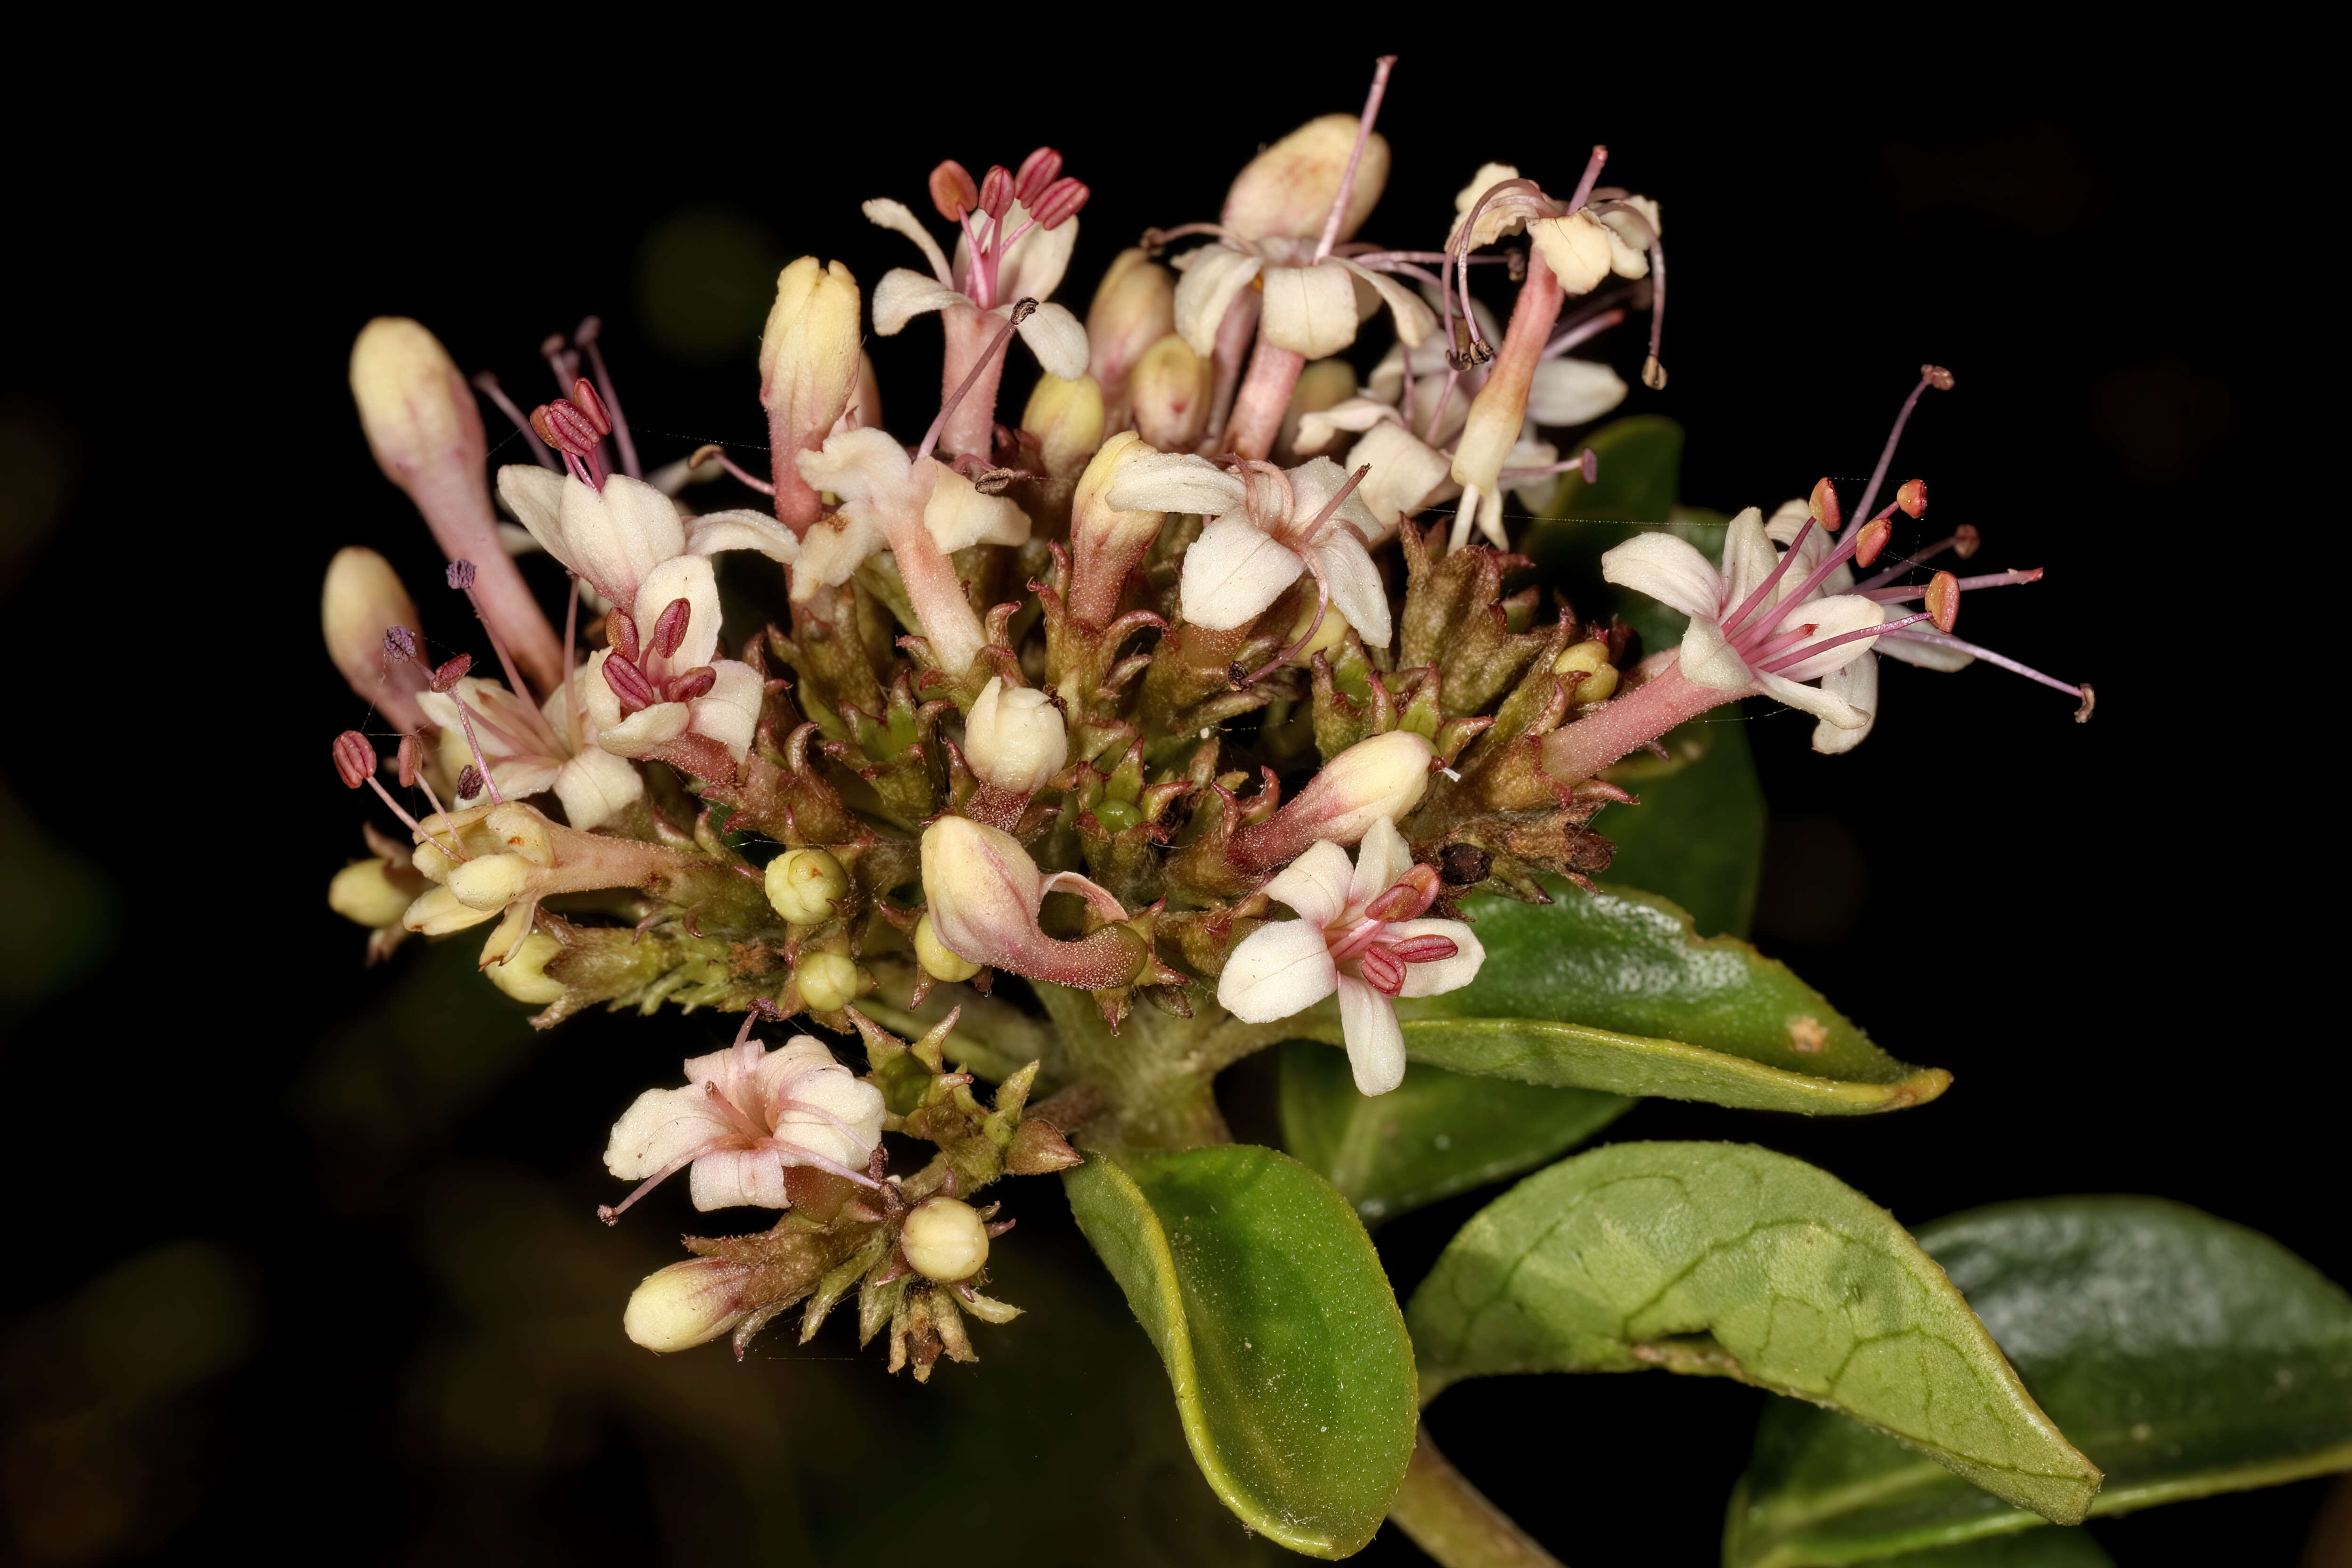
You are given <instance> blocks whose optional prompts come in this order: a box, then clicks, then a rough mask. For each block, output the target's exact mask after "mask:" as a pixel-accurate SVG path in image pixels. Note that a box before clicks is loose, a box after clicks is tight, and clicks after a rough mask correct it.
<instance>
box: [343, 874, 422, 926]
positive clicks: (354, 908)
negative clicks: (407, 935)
mask: <svg viewBox="0 0 2352 1568" xmlns="http://www.w3.org/2000/svg"><path fill="white" fill-rule="evenodd" d="M415 897H416V889H415V886H414V885H413V880H412V885H411V886H409V887H405V888H404V887H402V886H401V885H400V884H399V883H398V882H397V881H395V880H394V879H393V876H392V868H391V867H390V866H389V865H387V864H386V863H385V862H383V861H382V860H360V861H355V862H353V863H352V864H351V865H349V866H346V867H344V868H342V869H341V870H340V871H338V872H336V873H335V879H334V880H333V881H331V882H330V883H328V884H327V907H328V908H329V909H331V910H334V911H335V912H336V913H337V914H339V915H341V916H342V917H343V918H344V919H345V920H347V921H352V923H354V924H356V925H363V926H366V927H368V928H369V929H371V930H382V929H383V927H385V926H394V925H398V924H399V923H400V917H401V916H402V915H404V914H405V913H407V911H408V906H409V904H410V903H411V902H412V901H413V900H415Z"/></svg>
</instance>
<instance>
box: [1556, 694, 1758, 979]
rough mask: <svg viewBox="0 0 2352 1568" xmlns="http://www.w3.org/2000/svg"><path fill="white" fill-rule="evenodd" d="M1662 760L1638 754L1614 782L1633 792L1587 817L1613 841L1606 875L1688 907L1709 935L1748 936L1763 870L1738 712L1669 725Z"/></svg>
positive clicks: (1751, 766)
mask: <svg viewBox="0 0 2352 1568" xmlns="http://www.w3.org/2000/svg"><path fill="white" fill-rule="evenodd" d="M1659 744H1660V745H1662V746H1664V748H1665V751H1666V756H1665V758H1664V760H1663V761H1661V760H1660V759H1658V758H1656V757H1653V756H1649V755H1647V754H1643V753H1636V754H1635V755H1633V756H1632V757H1628V758H1627V759H1626V760H1625V761H1623V762H1622V763H1618V764H1617V765H1616V766H1615V767H1613V768H1611V769H1610V770H1609V773H1608V778H1609V781H1610V782H1611V783H1612V784H1619V785H1622V786H1623V787H1624V788H1625V789H1626V790H1628V791H1630V792H1632V793H1633V795H1637V796H1639V797H1640V800H1641V804H1640V805H1611V806H1605V807H1603V808H1602V809H1601V815H1600V816H1596V817H1594V818H1593V819H1592V827H1593V830H1594V831H1595V832H1598V833H1600V834H1602V835H1604V836H1605V837H1608V838H1609V839H1610V840H1611V841H1612V842H1613V843H1614V844H1615V845H1616V846H1617V854H1616V857H1615V858H1613V859H1612V860H1611V861H1610V862H1609V869H1608V871H1607V872H1606V873H1605V875H1606V876H1607V878H1608V879H1609V880H1610V881H1611V882H1612V883H1617V884H1620V885H1622V886H1624V887H1627V888H1640V889H1643V891H1645V892H1650V893H1654V894H1656V895H1657V896H1658V897H1660V898H1662V899H1668V900H1673V901H1674V902H1675V903H1677V904H1680V905H1681V906H1682V907H1683V908H1684V909H1685V910H1688V911H1689V913H1690V917H1691V923H1692V925H1693V926H1694V927H1695V928H1696V930H1698V931H1700V932H1701V933H1703V934H1705V935H1707V936H1746V935H1747V934H1748V921H1750V920H1751V919H1753V918H1754V916H1755V913H1756V889H1757V886H1758V884H1759V882H1761V881H1762V879H1763V874H1764V788H1763V785H1762V784H1759V783H1758V782H1757V778H1756V763H1755V761H1754V759H1753V758H1752V757H1751V756H1750V755H1749V754H1748V725H1747V722H1746V721H1744V720H1742V719H1741V718H1740V716H1739V710H1738V709H1737V708H1722V709H1717V710H1716V712H1715V713H1714V714H1713V715H1712V716H1710V717H1708V718H1706V719H1701V720H1698V721H1695V722H1693V723H1689V724H1685V725H1683V726H1682V727H1681V728H1680V729H1677V730H1670V731H1667V732H1666V733H1665V735H1664V737H1662V738H1661V740H1660V742H1659Z"/></svg>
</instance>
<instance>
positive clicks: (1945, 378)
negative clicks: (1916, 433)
mask: <svg viewBox="0 0 2352 1568" xmlns="http://www.w3.org/2000/svg"><path fill="white" fill-rule="evenodd" d="M1938 384H1940V385H1942V386H1943V387H1945V388H1947V389H1948V388H1949V387H1950V386H1951V384H1952V373H1951V372H1949V371H1948V370H1945V369H1943V368H1942V367H1941V366H1939V365H1932V364H1927V365H1921V366H1920V367H1919V384H1918V385H1916V386H1915V387H1913V388H1912V389H1911V395H1910V396H1908V397H1906V398H1905V399H1904V400H1903V408H1902V411H1901V412H1900V413H1898V414H1896V415H1895V428H1894V429H1892V430H1889V431H1888V432H1887V433H1886V445H1885V447H1882V448H1880V450H1879V453H1878V467H1876V468H1873V469H1872V470H1871V471H1870V486H1869V488H1868V489H1864V491H1863V492H1862V504H1861V505H1860V506H1858V507H1856V508H1854V510H1855V511H1857V512H1867V511H1868V510H1870V503H1871V502H1872V501H1874V500H1877V499H1878V487H1879V486H1881V485H1883V484H1885V482H1886V470H1887V468H1889V467H1890V466H1892V465H1893V463H1894V461H1895V444H1896V443H1897V442H1899V441H1901V440H1902V439H1903V427H1904V426H1906V425H1908V424H1910V423H1911V410H1912V409H1913V408H1915V407H1916V406H1917V405H1918V403H1919V395H1920V394H1921V393H1923V392H1925V391H1927V389H1928V388H1929V387H1931V386H1936V385H1938Z"/></svg>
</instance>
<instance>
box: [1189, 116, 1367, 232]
mask: <svg viewBox="0 0 2352 1568" xmlns="http://www.w3.org/2000/svg"><path fill="white" fill-rule="evenodd" d="M1358 129H1359V121H1358V119H1357V117H1356V116H1355V115H1352V114H1326V115H1322V116H1319V117H1318V118H1317V119H1314V120H1310V121H1307V123H1306V124H1304V125H1302V126H1300V127H1299V128H1298V129H1297V130H1296V131H1294V132H1291V133H1290V134H1289V135H1287V136H1286V137H1284V138H1283V139H1282V140H1281V141H1279V142H1276V143H1275V144H1274V145H1272V146H1271V147H1268V148H1267V149H1266V150H1265V152H1263V153H1259V154H1258V155H1257V156H1256V157H1255V158H1253V159H1251V160H1250V161H1249V163H1247V164H1245V165H1244V167H1243V169H1242V172H1241V173H1240V174H1237V175H1235V176H1234V183H1233V187H1232V189H1230V190H1229V191H1227V192H1226V193H1225V206H1224V212H1223V216H1222V219H1221V221H1222V222H1223V225H1224V226H1225V227H1227V228H1229V229H1231V230H1233V231H1234V233H1235V234H1237V235H1240V236H1241V237H1243V238H1244V239H1265V238H1267V237H1273V236H1281V237H1287V238H1291V239H1313V238H1315V237H1317V236H1318V235H1319V234H1321V233H1322V232H1323V223H1324V219H1325V218H1326V217H1327V216H1328V215H1329V213H1330V211H1331V204H1332V203H1333V202H1335V201H1337V200H1338V199H1339V186H1340V183H1341V182H1342V181H1343V180H1345V179H1346V178H1347V174H1348V160H1349V157H1350V156H1352V155H1353V154H1354V153H1355V150H1356V134H1357V131H1358ZM1388 180H1389V143H1388V138H1387V137H1385V136H1382V135H1381V134H1380V133H1379V132H1373V133H1372V134H1371V135H1370V136H1369V137H1367V138H1365V141H1364V151H1363V156H1362V159H1361V160H1360V162H1359V163H1357V165H1356V179H1355V184H1353V185H1351V186H1350V187H1349V192H1348V209H1347V211H1346V212H1345V213H1343V214H1342V215H1341V216H1340V219H1339V232H1338V233H1337V234H1336V235H1335V236H1334V238H1335V239H1337V240H1339V241H1340V242H1345V241H1347V240H1349V239H1352V238H1353V237H1355V233H1356V231H1357V230H1358V229H1360V228H1361V227H1363V226H1364V220H1365V219H1366V218H1368V217H1370V216H1372V207H1373V205H1375V204H1377V203H1378V202H1379V201H1380V199H1381V191H1382V190H1384V189H1386V188H1387V185H1388Z"/></svg>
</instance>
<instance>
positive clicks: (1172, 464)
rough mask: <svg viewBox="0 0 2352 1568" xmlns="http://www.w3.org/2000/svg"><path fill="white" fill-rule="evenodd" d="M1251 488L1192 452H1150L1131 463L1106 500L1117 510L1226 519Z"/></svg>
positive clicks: (1126, 466) (1112, 487)
mask: <svg viewBox="0 0 2352 1568" xmlns="http://www.w3.org/2000/svg"><path fill="white" fill-rule="evenodd" d="M1248 493H1249V489H1248V487H1247V486H1245V485H1244V484H1243V483H1242V481H1241V480H1240V479H1238V478H1236V477H1235V476H1234V475H1232V474H1229V473H1227V472H1225V470H1224V469H1223V468H1219V467H1217V465H1216V464H1214V463H1213V462H1211V461H1209V459H1208V458H1196V457H1194V456H1193V455H1192V453H1190V452H1150V453H1147V454H1146V455H1144V456H1142V457H1139V458H1131V459H1129V461H1128V463H1127V464H1126V465H1125V466H1124V467H1122V468H1120V469H1119V470H1118V477H1117V478H1115V479H1112V480H1111V482H1110V490H1109V492H1108V494H1107V495H1105V496H1104V497H1103V500H1105V501H1107V502H1108V503H1109V505H1110V506H1111V508H1112V509H1113V510H1117V511H1185V512H1193V513H1196V514H1198V515H1200V516H1202V517H1222V516H1223V515H1224V514H1225V513H1226V512H1229V511H1232V510H1234V509H1235V508H1236V507H1238V506H1240V505H1241V504H1242V501H1243V500H1244V497H1246V496H1247V495H1248Z"/></svg>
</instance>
